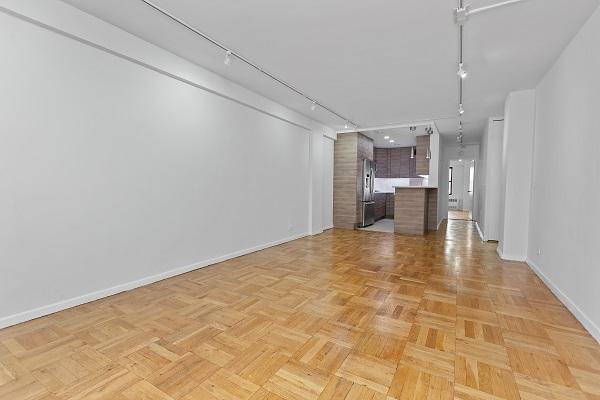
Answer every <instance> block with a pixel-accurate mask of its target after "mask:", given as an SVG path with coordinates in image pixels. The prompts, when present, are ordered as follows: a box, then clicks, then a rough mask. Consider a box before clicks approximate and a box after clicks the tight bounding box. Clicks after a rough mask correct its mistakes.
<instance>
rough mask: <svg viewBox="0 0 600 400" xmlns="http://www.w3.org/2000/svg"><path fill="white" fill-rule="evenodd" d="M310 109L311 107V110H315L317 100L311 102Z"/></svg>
mask: <svg viewBox="0 0 600 400" xmlns="http://www.w3.org/2000/svg"><path fill="white" fill-rule="evenodd" d="M310 109H311V110H312V111H315V110H316V109H317V102H316V101H313V102H312V104H311V105H310Z"/></svg>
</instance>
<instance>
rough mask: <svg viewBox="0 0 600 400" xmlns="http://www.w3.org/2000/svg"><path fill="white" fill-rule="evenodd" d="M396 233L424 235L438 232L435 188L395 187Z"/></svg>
mask: <svg viewBox="0 0 600 400" xmlns="http://www.w3.org/2000/svg"><path fill="white" fill-rule="evenodd" d="M394 189H395V195H394V232H395V233H400V234H405V235H424V234H425V233H426V232H428V231H430V230H437V192H438V190H437V189H438V188H437V187H435V186H423V185H421V186H394Z"/></svg>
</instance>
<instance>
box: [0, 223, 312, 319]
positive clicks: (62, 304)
mask: <svg viewBox="0 0 600 400" xmlns="http://www.w3.org/2000/svg"><path fill="white" fill-rule="evenodd" d="M306 236H308V233H302V234H298V235H294V236H290V237H287V238H284V239H281V240H277V241H274V242H271V243H266V244H262V245H258V246H255V247H251V248H248V249H244V250H240V251H236V252H233V253H229V254H226V255H223V256H220V257H216V258H212V259H209V260H204V261H200V262H197V263H195V264H190V265H186V266H184V267H180V268H175V269H172V270H169V271H165V272H161V273H160V274H156V275H151V276H147V277H144V278H142V279H138V280H135V281H131V282H126V283H122V284H120V285H116V286H113V287H110V288H107V289H102V290H98V291H96V292H92V293H87V294H84V295H82V296H77V297H72V298H70V299H66V300H63V301H59V302H56V303H53V304H49V305H46V306H42V307H38V308H34V309H31V310H27V311H23V312H20V313H18V314H13V315H9V316H6V317H2V318H0V329H2V328H6V327H9V326H12V325H17V324H20V323H22V322H26V321H30V320H32V319H36V318H40V317H43V316H46V315H50V314H54V313H55V312H58V311H62V310H65V309H67V308H71V307H75V306H79V305H81V304H85V303H89V302H92V301H95V300H99V299H102V298H104V297H108V296H112V295H115V294H118V293H122V292H125V291H128V290H132V289H135V288H138V287H141V286H146V285H149V284H151V283H154V282H158V281H162V280H164V279H168V278H172V277H174V276H177V275H181V274H185V273H187V272H190V271H194V270H196V269H200V268H204V267H208V266H209V265H213V264H217V263H220V262H223V261H227V260H230V259H232V258H236V257H240V256H243V255H246V254H250V253H254V252H256V251H260V250H264V249H266V248H269V247H273V246H277V245H280V244H283V243H287V242H291V241H293V240H297V239H301V238H303V237H306Z"/></svg>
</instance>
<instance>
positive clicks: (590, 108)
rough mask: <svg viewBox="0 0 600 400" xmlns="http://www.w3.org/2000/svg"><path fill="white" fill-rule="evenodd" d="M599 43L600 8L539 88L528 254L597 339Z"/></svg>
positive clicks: (599, 273)
mask: <svg viewBox="0 0 600 400" xmlns="http://www.w3.org/2000/svg"><path fill="white" fill-rule="evenodd" d="M599 38H600V9H599V10H597V11H596V12H595V13H594V14H593V16H592V17H591V18H590V20H589V21H588V22H587V24H586V25H585V26H584V27H583V28H582V30H581V31H580V32H579V33H578V34H577V36H575V38H574V39H573V41H572V42H571V43H570V44H569V46H568V47H567V48H566V49H565V51H564V52H563V54H562V55H561V56H560V58H559V59H558V60H557V61H556V63H555V64H554V66H553V67H552V69H551V70H550V71H549V72H548V73H547V75H546V76H545V77H544V79H543V80H542V81H541V83H540V84H539V86H538V87H537V93H536V109H535V113H536V119H535V121H536V126H535V141H534V157H533V158H534V163H533V187H532V197H531V212H530V228H529V248H528V251H527V257H528V262H529V263H530V265H532V267H534V269H536V270H537V272H538V273H539V274H540V275H541V276H542V277H543V278H544V279H545V281H546V283H547V284H548V285H549V286H550V287H551V288H552V289H553V290H554V292H555V293H556V294H557V295H558V296H559V298H560V299H561V300H562V301H563V302H564V303H565V304H566V305H567V306H568V307H569V308H570V309H571V311H572V312H573V313H574V314H575V316H577V317H578V319H579V320H580V321H581V322H582V323H583V324H584V325H585V327H586V328H587V329H588V330H589V331H590V332H591V333H592V334H593V335H594V336H595V337H596V339H597V340H598V341H600V306H599V305H600V291H599V290H598V284H599V283H600V268H599V263H598V261H597V260H598V241H599V239H600V207H599V205H600V186H599V184H600V161H599V160H600V157H599V156H598V151H599V150H600V134H599V133H600V119H599V118H598V111H599V110H600V74H599V73H598V71H600V46H599V45H598V40H599ZM538 249H539V250H540V252H541V254H538Z"/></svg>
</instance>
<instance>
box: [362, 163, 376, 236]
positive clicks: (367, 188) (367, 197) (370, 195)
mask: <svg viewBox="0 0 600 400" xmlns="http://www.w3.org/2000/svg"><path fill="white" fill-rule="evenodd" d="M375 171H376V165H375V163H374V162H373V161H371V160H363V168H362V185H361V187H362V189H361V192H362V193H361V196H360V199H362V204H361V206H362V207H361V210H362V213H361V222H360V227H361V228H363V227H365V226H369V225H373V224H374V223H375Z"/></svg>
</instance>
